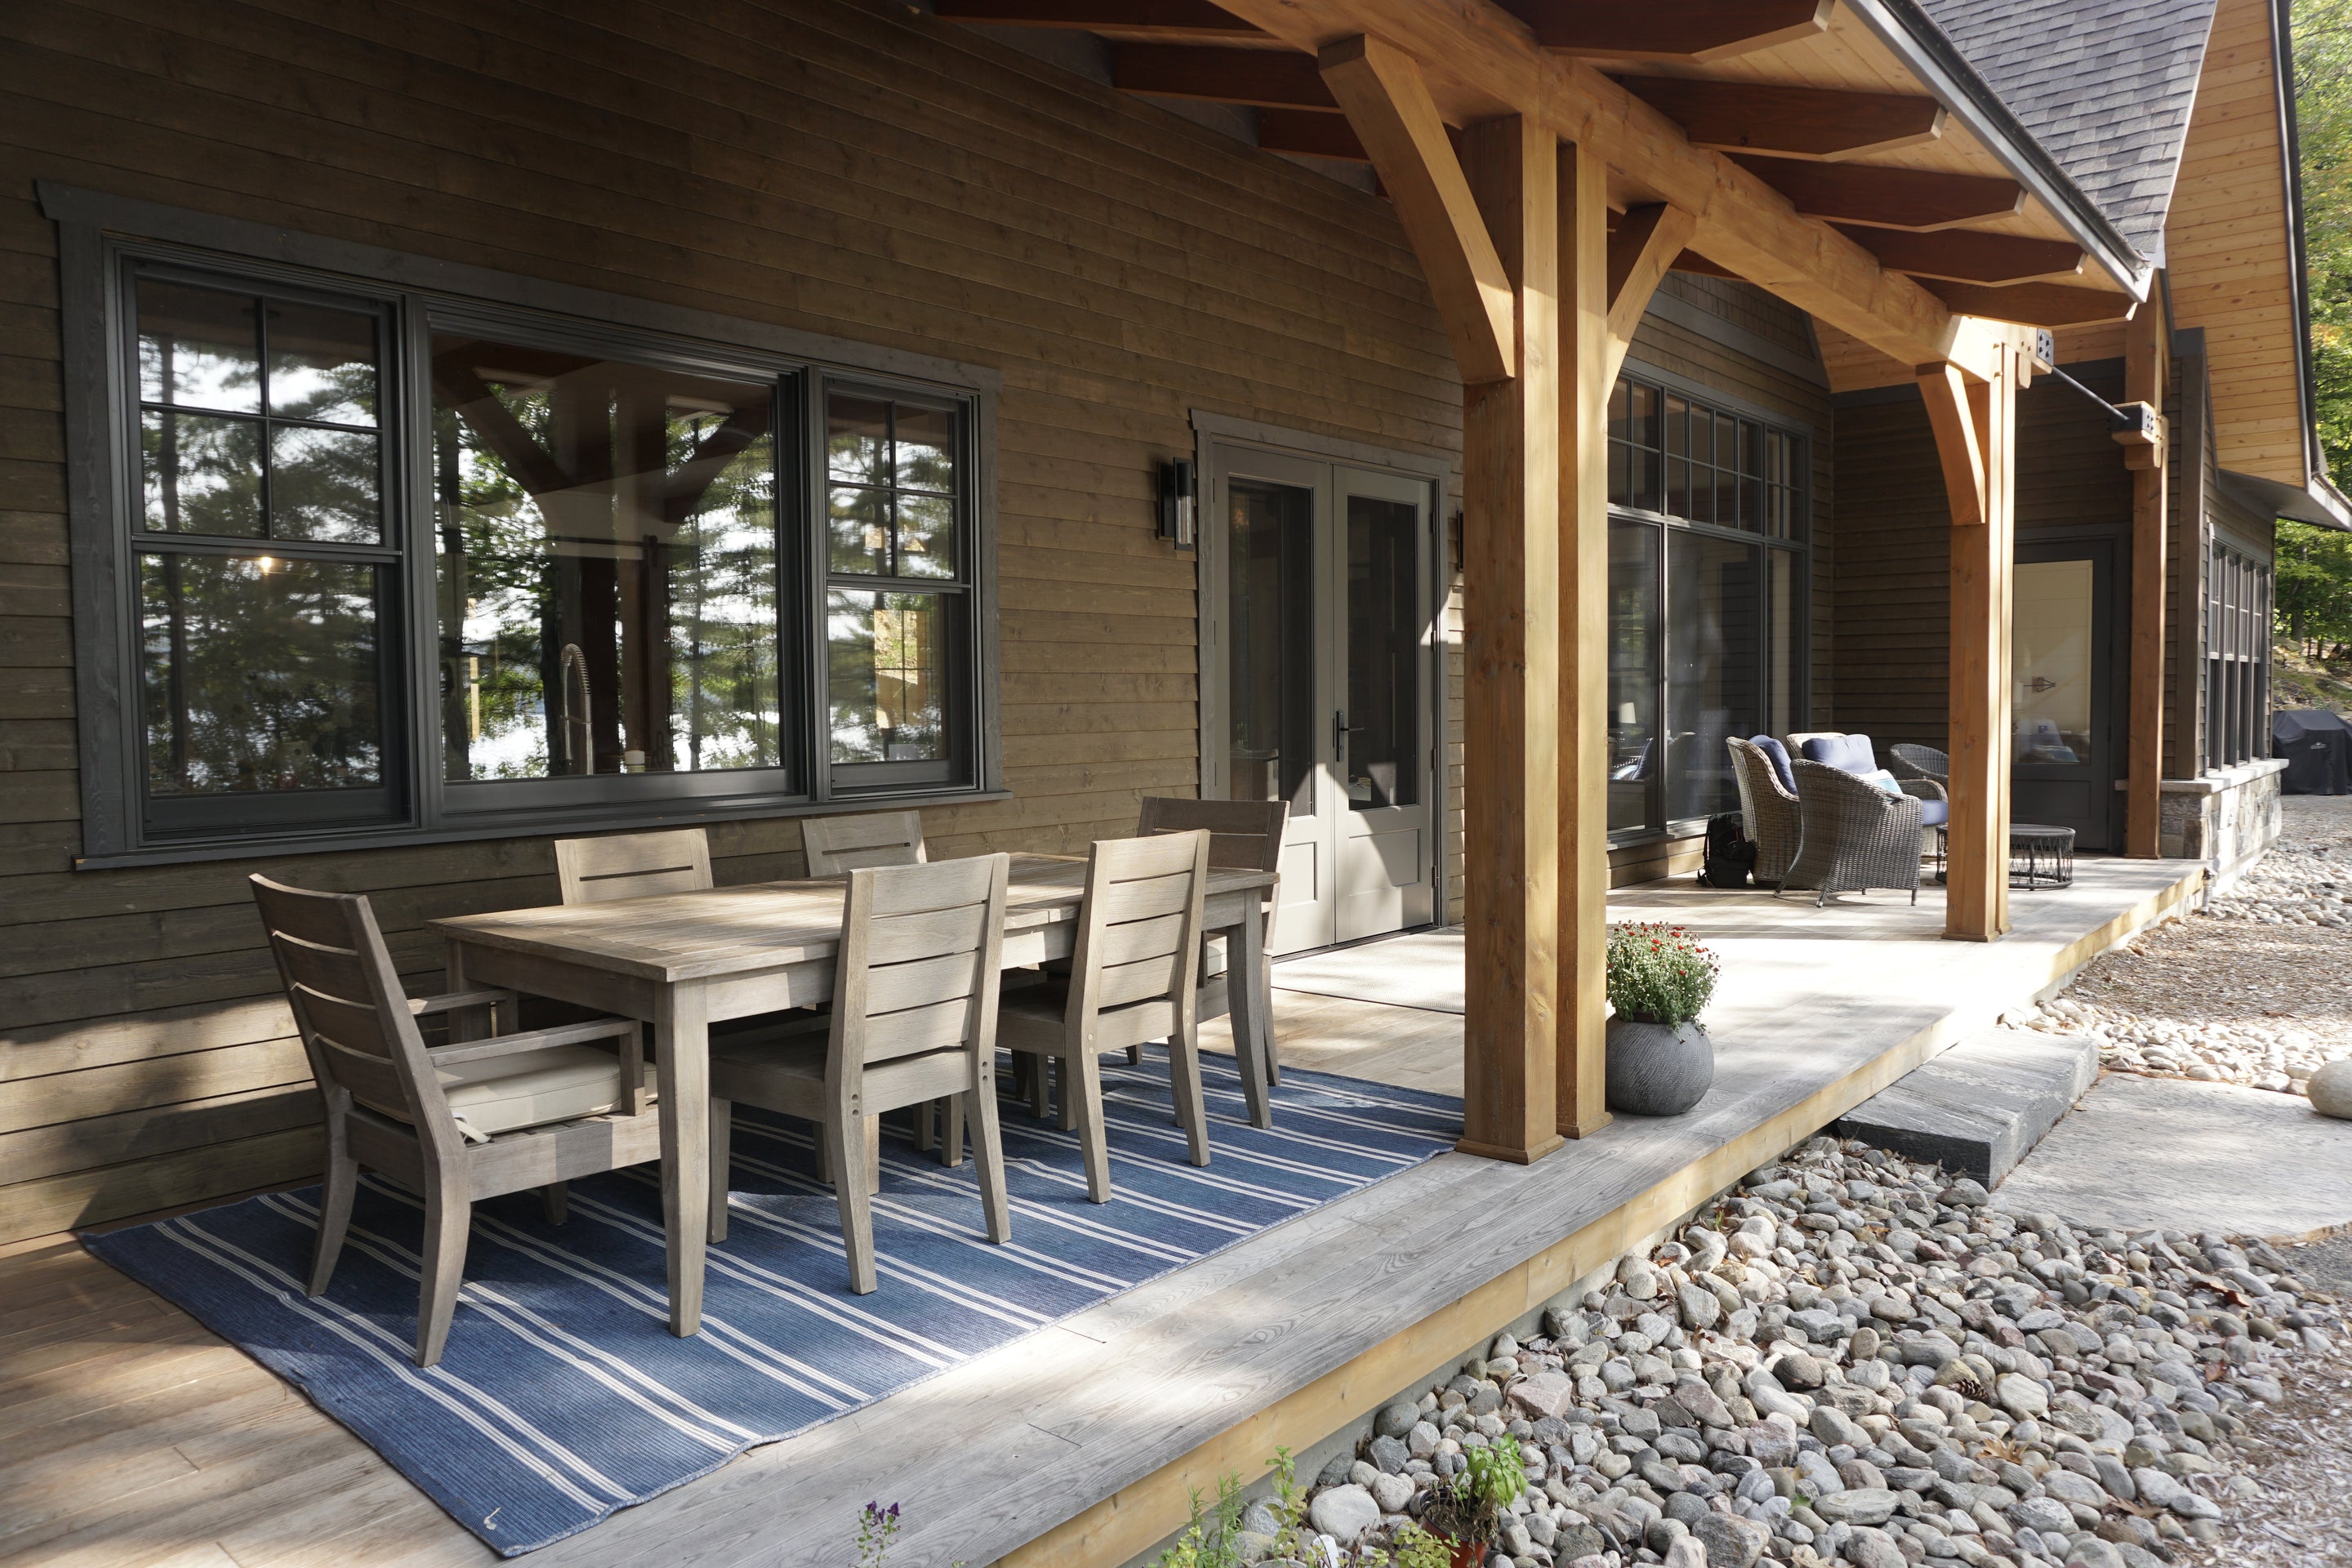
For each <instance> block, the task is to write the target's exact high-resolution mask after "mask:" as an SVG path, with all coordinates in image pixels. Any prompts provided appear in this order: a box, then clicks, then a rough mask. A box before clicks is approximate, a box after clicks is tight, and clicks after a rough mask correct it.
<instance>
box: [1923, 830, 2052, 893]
mask: <svg viewBox="0 0 2352 1568" xmlns="http://www.w3.org/2000/svg"><path fill="white" fill-rule="evenodd" d="M1946 832H1947V830H1946V829H1944V828H1941V827H1938V828H1937V829H1936V871H1935V878H1936V880H1937V882H1938V883H1941V882H1942V881H1943V880H1944V871H1945V857H1946V856H1947V855H1948V853H1949V852H1950V842H1949V840H1948V838H1947V837H1946ZM2009 885H2010V887H2011V889H2014V890H2017V891H2020V892H2024V891H2030V890H2032V889H2040V888H2071V887H2073V886H2074V829H2073V828H2071V827H2053V826H2049V825H2047V824H2046V823H2040V822H2012V823H2011V824H2010V825H2009Z"/></svg>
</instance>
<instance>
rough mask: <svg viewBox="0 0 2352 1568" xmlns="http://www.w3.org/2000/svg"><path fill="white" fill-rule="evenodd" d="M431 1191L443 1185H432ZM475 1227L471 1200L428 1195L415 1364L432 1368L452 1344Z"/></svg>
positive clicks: (418, 1296)
mask: <svg viewBox="0 0 2352 1568" xmlns="http://www.w3.org/2000/svg"><path fill="white" fill-rule="evenodd" d="M428 1185H429V1186H430V1187H432V1188H439V1187H440V1186H441V1185H442V1184H441V1183H439V1182H432V1183H430V1184H428ZM473 1223H474V1205H473V1203H472V1202H471V1200H469V1199H467V1198H463V1197H460V1196H458V1195H457V1194H454V1193H449V1192H446V1191H427V1192H426V1193H425V1268H424V1269H423V1271H422V1284H421V1289H419V1290H418V1292H417V1301H416V1364H417V1365H419V1366H433V1365H435V1364H436V1363H439V1361H440V1360H441V1352H442V1349H443V1347H445V1346H446V1345H447V1344H448V1342H449V1320H450V1319H451V1318H452V1317H454V1316H455V1315H456V1314H457V1286H458V1284H459V1282H460V1281H461V1280H462V1279H464V1278H465V1274H466V1236H467V1231H468V1230H470V1229H471V1228H472V1226H473Z"/></svg>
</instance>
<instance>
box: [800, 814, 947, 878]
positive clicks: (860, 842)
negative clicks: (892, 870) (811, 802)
mask: <svg viewBox="0 0 2352 1568" xmlns="http://www.w3.org/2000/svg"><path fill="white" fill-rule="evenodd" d="M801 847H802V848H803V849H804V850H805V851H807V854H808V874H809V875H810V876H812V877H838V876H841V875H843V874H845V873H846V872H850V871H855V870H856V869H858V868H860V867H865V866H920V865H923V864H924V863H926V862H927V861H928V860H929V858H930V857H929V855H928V854H926V853H925V852H924V849H923V814H922V813H921V812H919V811H877V812H875V813H874V814H872V815H871V816H804V817H803V818H801Z"/></svg>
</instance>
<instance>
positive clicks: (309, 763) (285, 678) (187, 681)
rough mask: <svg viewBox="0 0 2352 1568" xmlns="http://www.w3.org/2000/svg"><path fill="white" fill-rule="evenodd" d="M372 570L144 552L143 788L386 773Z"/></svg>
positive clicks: (208, 789)
mask: <svg viewBox="0 0 2352 1568" xmlns="http://www.w3.org/2000/svg"><path fill="white" fill-rule="evenodd" d="M378 570H379V569H378V568H376V567H374V566H369V565H359V564H353V563H343V562H331V561H282V560H272V559H270V558H268V557H267V556H264V557H260V558H248V557H229V556H216V555H146V556H142V557H141V558H140V563H139V623H140V668H141V676H142V690H141V703H142V710H143V712H144V714H145V722H146V734H147V787H148V790H149V792H150V793H151V794H153V795H229V794H251V793H257V792H261V791H275V790H306V789H351V788H356V787H360V786H363V785H373V784H381V783H382V782H383V720H382V716H381V711H380V705H379V690H378V686H379V681H380V680H381V668H380V665H379V662H378V659H377V657H376V655H377V648H376V637H377V633H376V605H377V592H378V584H377V572H378Z"/></svg>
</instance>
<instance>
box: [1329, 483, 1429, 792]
mask: <svg viewBox="0 0 2352 1568" xmlns="http://www.w3.org/2000/svg"><path fill="white" fill-rule="evenodd" d="M1420 524H1421V509H1420V508H1419V507H1417V506H1414V505H1413V504H1412V502H1411V501H1398V500H1375V499H1374V498H1372V497H1370V496H1349V498H1348V708H1347V713H1348V751H1347V756H1346V757H1345V759H1344V761H1345V762H1346V764H1347V779H1348V805H1349V807H1350V808H1351V809H1353V810H1356V811H1376V810H1378V809H1380V808H1381V807H1382V806H1388V805H1413V804H1414V803H1415V802H1417V801H1419V800H1420V799H1421V642H1422V625H1421V526H1420Z"/></svg>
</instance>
